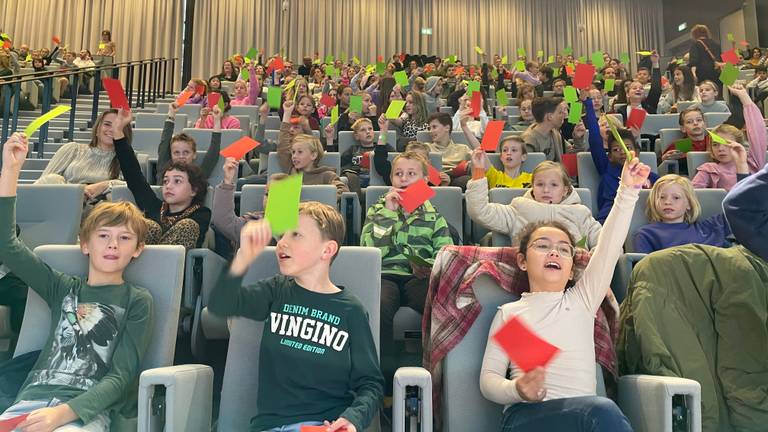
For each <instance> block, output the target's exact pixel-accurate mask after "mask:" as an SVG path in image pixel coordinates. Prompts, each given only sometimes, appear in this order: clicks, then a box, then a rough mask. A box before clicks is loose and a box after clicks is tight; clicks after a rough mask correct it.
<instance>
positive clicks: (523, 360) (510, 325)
mask: <svg viewBox="0 0 768 432" xmlns="http://www.w3.org/2000/svg"><path fill="white" fill-rule="evenodd" d="M493 339H494V340H495V341H496V343H498V344H499V346H501V348H502V349H503V350H504V351H505V352H506V353H507V356H509V359H510V360H511V361H512V362H514V363H515V364H516V365H517V367H519V368H520V370H522V371H523V372H528V371H530V370H532V369H534V368H536V367H539V366H540V367H546V366H547V364H549V362H550V361H552V359H553V358H554V357H555V355H557V353H558V352H560V349H559V348H557V347H556V346H554V345H552V344H550V343H549V342H547V341H545V340H544V339H542V338H541V337H539V335H537V334H536V333H534V332H533V331H532V330H531V329H530V328H529V327H528V325H526V324H525V323H524V322H523V320H522V319H521V318H519V317H517V316H515V317H512V319H510V320H509V321H507V323H506V324H504V326H503V327H502V328H500V329H499V331H497V332H496V334H494V335H493Z"/></svg>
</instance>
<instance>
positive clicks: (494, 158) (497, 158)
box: [487, 152, 547, 173]
mask: <svg viewBox="0 0 768 432" xmlns="http://www.w3.org/2000/svg"><path fill="white" fill-rule="evenodd" d="M487 155H488V160H490V161H491V163H492V164H493V166H494V167H495V168H496V169H497V170H499V171H503V170H504V167H503V166H502V165H501V154H499V153H487ZM546 159H547V157H546V156H545V155H544V153H541V152H531V153H528V154H527V155H526V159H525V160H524V161H523V163H522V165H521V166H520V171H521V172H527V173H531V172H533V170H534V169H535V168H536V165H538V164H540V163H542V162H544V161H545V160H546Z"/></svg>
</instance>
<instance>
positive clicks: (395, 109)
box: [386, 100, 405, 120]
mask: <svg viewBox="0 0 768 432" xmlns="http://www.w3.org/2000/svg"><path fill="white" fill-rule="evenodd" d="M403 108H405V101H404V100H393V101H391V102H390V103H389V108H387V114H386V117H387V118H388V119H390V120H394V119H396V118H398V117H400V113H401V112H402V111H403Z"/></svg>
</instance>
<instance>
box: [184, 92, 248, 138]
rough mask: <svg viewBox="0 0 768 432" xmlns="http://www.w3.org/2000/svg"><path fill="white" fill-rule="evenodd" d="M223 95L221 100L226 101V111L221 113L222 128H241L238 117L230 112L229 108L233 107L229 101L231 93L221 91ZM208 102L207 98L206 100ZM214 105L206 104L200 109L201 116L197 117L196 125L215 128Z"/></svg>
mask: <svg viewBox="0 0 768 432" xmlns="http://www.w3.org/2000/svg"><path fill="white" fill-rule="evenodd" d="M219 94H220V95H221V100H222V101H224V112H222V114H221V118H220V119H219V123H220V126H219V127H220V129H240V120H238V118H237V117H235V116H232V115H230V114H229V110H231V109H232V106H231V105H230V103H229V102H230V101H229V95H228V94H227V92H221V93H219ZM205 102H207V99H206V100H205ZM212 110H213V107H209V106H204V107H203V108H202V109H200V118H199V119H197V121H196V122H195V127H196V128H199V129H213V128H214V123H215V122H214V118H213V116H212V115H211V114H212V112H213V111H212Z"/></svg>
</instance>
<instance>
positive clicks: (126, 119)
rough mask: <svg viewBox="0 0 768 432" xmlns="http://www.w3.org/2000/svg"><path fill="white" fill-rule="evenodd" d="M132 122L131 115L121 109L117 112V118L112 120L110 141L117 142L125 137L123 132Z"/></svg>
mask: <svg viewBox="0 0 768 432" xmlns="http://www.w3.org/2000/svg"><path fill="white" fill-rule="evenodd" d="M132 121H133V113H132V112H130V111H125V110H123V109H122V108H120V109H119V110H117V116H115V119H114V120H112V139H113V140H118V139H121V138H123V137H125V134H124V133H123V130H124V129H125V127H126V126H128V125H129V124H131V122H132Z"/></svg>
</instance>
